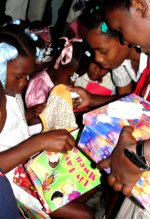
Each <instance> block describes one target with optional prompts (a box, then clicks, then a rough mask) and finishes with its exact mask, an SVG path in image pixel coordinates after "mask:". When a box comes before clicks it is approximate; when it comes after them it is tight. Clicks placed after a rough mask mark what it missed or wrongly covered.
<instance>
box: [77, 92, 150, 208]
mask: <svg viewBox="0 0 150 219" xmlns="http://www.w3.org/2000/svg"><path fill="white" fill-rule="evenodd" d="M83 123H84V125H85V127H84V129H83V132H82V134H81V137H80V140H79V144H78V146H79V147H80V148H81V149H82V150H83V151H84V153H86V154H87V155H88V156H89V157H90V158H91V159H93V160H94V161H95V162H96V163H97V162H98V161H100V160H102V159H104V158H106V157H108V156H109V155H110V154H111V153H112V151H113V149H114V147H115V146H116V144H117V141H118V138H119V135H120V132H121V129H122V128H123V127H124V126H126V125H132V126H133V127H134V132H133V135H134V137H135V138H136V139H137V140H140V139H149V138H150V103H149V102H147V101H145V100H144V99H143V98H141V97H139V96H137V95H135V94H130V95H128V96H126V97H123V98H121V99H119V100H117V101H114V102H112V103H110V104H108V105H105V106H103V107H100V108H98V109H96V110H93V111H90V112H88V113H86V114H84V115H83ZM107 171H108V170H107ZM132 194H133V196H134V197H136V199H137V200H138V201H139V202H140V203H141V204H142V205H143V206H144V207H145V208H147V209H148V210H150V173H149V172H145V173H144V174H143V175H142V177H141V178H140V180H139V181H138V182H137V184H136V185H135V186H134V188H133V191H132Z"/></svg>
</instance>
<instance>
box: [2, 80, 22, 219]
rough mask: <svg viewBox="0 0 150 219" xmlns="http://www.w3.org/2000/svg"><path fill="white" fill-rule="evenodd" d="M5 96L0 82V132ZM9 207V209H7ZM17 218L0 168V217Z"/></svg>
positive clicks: (9, 190)
mask: <svg viewBox="0 0 150 219" xmlns="http://www.w3.org/2000/svg"><path fill="white" fill-rule="evenodd" d="M5 105H6V97H5V91H4V89H3V86H2V84H1V82H0V114H1V117H0V132H1V130H2V129H3V126H4V124H5V119H6V110H5V107H4V106H5ZM8 209H9V211H8ZM12 215H13V218H14V219H17V218H18V219H19V218H20V215H19V211H18V209H17V205H16V200H15V197H14V194H13V191H12V189H11V186H10V183H9V181H8V179H7V178H6V176H5V175H4V174H3V172H2V170H1V168H0V218H8V219H11V218H12Z"/></svg>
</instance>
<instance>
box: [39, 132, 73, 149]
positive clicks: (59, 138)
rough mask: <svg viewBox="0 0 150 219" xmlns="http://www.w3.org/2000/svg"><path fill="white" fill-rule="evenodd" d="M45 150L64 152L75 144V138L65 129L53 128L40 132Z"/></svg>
mask: <svg viewBox="0 0 150 219" xmlns="http://www.w3.org/2000/svg"><path fill="white" fill-rule="evenodd" d="M42 141H43V142H42V143H41V144H43V147H44V149H43V150H45V151H52V152H62V153H65V152H66V151H68V150H71V149H72V148H73V147H74V146H75V140H74V138H73V137H72V135H71V134H70V133H69V132H68V131H67V130H53V131H49V132H45V133H43V134H42Z"/></svg>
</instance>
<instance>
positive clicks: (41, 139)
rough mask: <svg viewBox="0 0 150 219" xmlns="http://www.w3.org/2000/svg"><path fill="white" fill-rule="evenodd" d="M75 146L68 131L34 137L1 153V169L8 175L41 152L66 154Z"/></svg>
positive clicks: (51, 132)
mask: <svg viewBox="0 0 150 219" xmlns="http://www.w3.org/2000/svg"><path fill="white" fill-rule="evenodd" d="M74 146H75V141H74V139H73V137H72V136H71V134H70V133H69V132H68V131H66V130H57V131H50V132H46V133H42V134H39V135H36V136H33V137H31V138H29V139H27V140H25V141H23V142H21V143H20V144H18V145H17V146H15V147H13V148H10V149H8V150H6V151H3V152H0V167H1V168H2V170H3V172H4V173H6V172H8V171H10V170H12V169H13V168H14V167H15V166H17V165H19V164H22V163H24V162H26V161H27V160H28V159H29V158H30V157H31V156H33V155H35V154H36V153H38V152H41V151H44V150H45V151H53V152H66V151H67V150H71V149H72V147H74Z"/></svg>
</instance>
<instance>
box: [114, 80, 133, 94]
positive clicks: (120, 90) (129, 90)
mask: <svg viewBox="0 0 150 219" xmlns="http://www.w3.org/2000/svg"><path fill="white" fill-rule="evenodd" d="M132 91H133V89H132V83H131V82H130V83H129V84H127V85H126V86H124V87H117V95H119V96H121V95H127V94H130V93H132Z"/></svg>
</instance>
